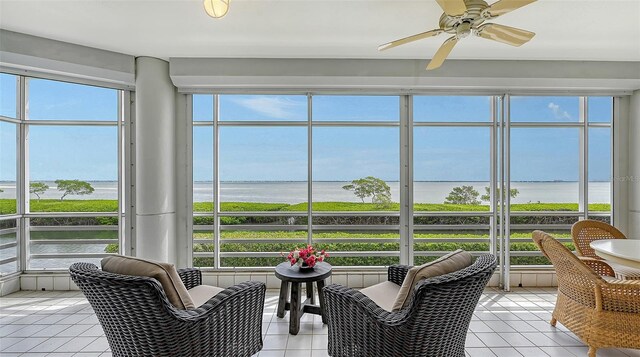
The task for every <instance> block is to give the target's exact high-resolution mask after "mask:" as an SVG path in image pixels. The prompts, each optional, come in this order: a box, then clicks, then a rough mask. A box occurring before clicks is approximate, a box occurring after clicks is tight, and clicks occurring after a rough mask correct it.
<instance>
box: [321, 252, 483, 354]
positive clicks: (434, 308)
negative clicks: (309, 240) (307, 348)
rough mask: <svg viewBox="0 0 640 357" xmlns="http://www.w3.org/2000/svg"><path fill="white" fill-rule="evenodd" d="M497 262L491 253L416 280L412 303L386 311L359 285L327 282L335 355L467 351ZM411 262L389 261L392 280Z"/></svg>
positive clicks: (398, 281)
mask: <svg viewBox="0 0 640 357" xmlns="http://www.w3.org/2000/svg"><path fill="white" fill-rule="evenodd" d="M495 267H496V259H495V257H494V256H493V255H490V254H486V255H482V256H480V257H478V259H477V260H476V261H475V263H473V264H472V265H471V266H469V267H467V268H465V269H462V270H459V271H456V272H453V273H451V274H446V275H442V276H437V277H433V278H429V279H425V280H423V281H421V282H419V283H418V285H417V286H416V288H415V289H414V290H413V292H412V296H411V301H410V303H409V304H408V305H407V306H406V307H405V308H403V309H402V310H400V311H397V312H388V311H385V310H383V309H382V308H380V307H378V305H376V304H375V303H374V302H373V301H371V300H370V299H369V298H368V297H366V296H365V295H363V294H362V293H360V292H359V291H357V290H354V289H351V288H348V287H345V286H341V285H336V284H332V285H329V286H327V287H325V289H324V290H323V291H324V294H325V301H326V312H327V314H328V318H329V347H328V352H329V355H331V356H350V357H351V356H353V357H355V356H357V357H362V356H367V357H375V356H388V357H392V356H393V357H411V356H416V357H418V356H421V357H423V356H464V355H465V352H464V343H465V339H466V337H467V330H468V328H469V323H470V321H471V316H472V315H473V311H474V309H475V307H476V305H477V303H478V300H479V299H480V295H481V294H482V291H483V289H484V287H485V286H486V284H487V282H488V281H489V278H490V277H491V275H492V274H493V271H494V270H495ZM409 268H410V267H409V266H403V265H394V266H390V267H389V277H388V279H389V281H392V282H394V283H396V284H398V285H401V284H402V281H403V280H404V277H405V275H406V274H407V271H408V270H409Z"/></svg>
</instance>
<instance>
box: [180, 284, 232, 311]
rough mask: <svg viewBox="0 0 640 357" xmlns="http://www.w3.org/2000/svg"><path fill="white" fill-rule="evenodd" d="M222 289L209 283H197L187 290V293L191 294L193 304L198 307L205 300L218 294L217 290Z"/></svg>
mask: <svg viewBox="0 0 640 357" xmlns="http://www.w3.org/2000/svg"><path fill="white" fill-rule="evenodd" d="M222 290H224V289H223V288H219V287H217V286H210V285H198V286H196V287H193V288H191V289H189V290H187V291H188V292H189V295H190V296H191V300H192V301H193V305H195V307H200V306H202V305H204V303H205V302H207V301H209V299H211V298H212V297H214V296H216V295H218V293H219V292H221V291H222Z"/></svg>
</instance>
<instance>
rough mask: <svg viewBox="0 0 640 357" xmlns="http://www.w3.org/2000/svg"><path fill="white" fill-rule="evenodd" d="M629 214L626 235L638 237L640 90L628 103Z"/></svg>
mask: <svg viewBox="0 0 640 357" xmlns="http://www.w3.org/2000/svg"><path fill="white" fill-rule="evenodd" d="M626 180H627V182H628V187H629V215H628V229H627V232H626V233H627V235H628V236H629V237H630V238H636V239H640V90H637V91H635V92H633V94H632V95H631V101H630V103H629V176H628V177H627V178H626Z"/></svg>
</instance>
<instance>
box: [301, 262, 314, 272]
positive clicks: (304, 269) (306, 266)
mask: <svg viewBox="0 0 640 357" xmlns="http://www.w3.org/2000/svg"><path fill="white" fill-rule="evenodd" d="M313 268H314V267H312V266H309V265H307V264H306V263H302V265H301V266H300V271H312V270H313Z"/></svg>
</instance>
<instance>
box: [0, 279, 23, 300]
mask: <svg viewBox="0 0 640 357" xmlns="http://www.w3.org/2000/svg"><path fill="white" fill-rule="evenodd" d="M16 291H20V275H14V276H10V277H6V278H3V279H0V296H5V295H9V294H11V293H15V292H16Z"/></svg>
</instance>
